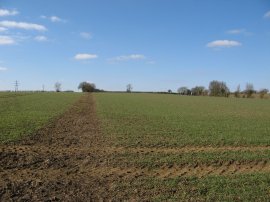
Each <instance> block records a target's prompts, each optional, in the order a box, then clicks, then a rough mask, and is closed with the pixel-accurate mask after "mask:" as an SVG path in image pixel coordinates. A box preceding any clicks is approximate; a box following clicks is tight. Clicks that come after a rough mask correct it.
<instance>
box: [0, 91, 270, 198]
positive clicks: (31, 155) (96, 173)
mask: <svg viewBox="0 0 270 202" xmlns="http://www.w3.org/2000/svg"><path fill="white" fill-rule="evenodd" d="M111 145H112V144H111V141H110V140H108V139H106V138H104V137H103V136H102V133H101V129H100V123H99V120H98V118H97V116H96V109H95V101H94V99H93V96H92V95H90V94H88V95H84V96H82V97H81V99H80V100H79V101H78V102H77V103H76V104H74V105H73V106H72V107H71V108H70V109H69V110H68V111H67V112H66V113H64V114H63V115H62V116H61V117H59V118H58V119H57V120H56V121H55V122H53V123H51V124H49V125H48V126H47V127H45V128H43V129H41V130H39V131H38V132H37V133H36V134H35V135H33V136H29V137H27V138H24V139H23V140H21V141H18V142H15V143H12V144H11V143H10V144H5V145H0V201H7V200H11V201H12V200H14V201H20V200H22V201H57V200H59V201H89V200H90V201H91V200H92V201H97V200H98V201H100V200H117V199H118V200H119V199H130V196H129V193H128V192H127V193H124V192H123V193H119V192H117V190H115V186H114V183H119V182H120V183H121V182H123V181H124V182H128V183H130V184H132V182H133V181H134V180H137V179H140V178H145V177H156V178H159V179H167V178H175V177H185V176H186V177H188V176H198V177H205V176H208V175H234V174H241V173H252V172H270V162H268V161H251V162H221V163H220V164H216V165H207V164H195V165H194V164H185V165H164V166H161V167H158V168H154V169H149V168H147V167H139V166H134V167H127V166H126V165H125V164H124V163H123V162H117V164H115V162H114V163H110V161H114V155H117V154H119V153H123V152H126V151H128V152H134V153H139V154H140V155H147V154H148V153H166V154H168V155H170V154H178V153H179V154H181V153H185V152H191V153H193V152H212V151H227V150H229V151H242V150H245V151H246V150H248V151H257V150H268V149H269V147H267V146H265V147H263V146H261V147H259V146H258V147H219V148H215V147H183V148H125V147H113V146H111ZM145 192H146V191H145V190H144V189H143V187H142V190H139V193H140V196H139V195H138V196H134V197H133V198H134V199H137V200H141V199H142V198H144V199H148V197H147V193H145ZM142 194H143V195H144V196H145V197H142Z"/></svg>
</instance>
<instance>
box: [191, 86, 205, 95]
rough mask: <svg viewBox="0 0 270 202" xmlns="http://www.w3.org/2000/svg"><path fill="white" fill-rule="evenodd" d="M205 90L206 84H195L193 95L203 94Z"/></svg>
mask: <svg viewBox="0 0 270 202" xmlns="http://www.w3.org/2000/svg"><path fill="white" fill-rule="evenodd" d="M204 90H205V87H204V86H195V87H194V88H192V89H191V93H192V95H203V92H204Z"/></svg>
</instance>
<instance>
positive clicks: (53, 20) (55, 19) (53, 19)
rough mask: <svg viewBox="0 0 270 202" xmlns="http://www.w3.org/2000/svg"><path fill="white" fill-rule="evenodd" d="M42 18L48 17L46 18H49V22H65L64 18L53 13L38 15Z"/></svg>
mask: <svg viewBox="0 0 270 202" xmlns="http://www.w3.org/2000/svg"><path fill="white" fill-rule="evenodd" d="M40 17H41V18H42V19H48V20H50V21H51V22H66V20H64V19H61V18H60V17H58V16H55V15H53V16H45V15H42V16H40Z"/></svg>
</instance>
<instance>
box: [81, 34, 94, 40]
mask: <svg viewBox="0 0 270 202" xmlns="http://www.w3.org/2000/svg"><path fill="white" fill-rule="evenodd" d="M80 36H81V37H82V38H84V39H91V38H92V34H91V33H89V32H81V33H80Z"/></svg>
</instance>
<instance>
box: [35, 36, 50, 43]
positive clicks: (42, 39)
mask: <svg viewBox="0 0 270 202" xmlns="http://www.w3.org/2000/svg"><path fill="white" fill-rule="evenodd" d="M34 39H35V41H38V42H45V41H48V38H47V37H46V36H36V37H35V38H34Z"/></svg>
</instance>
